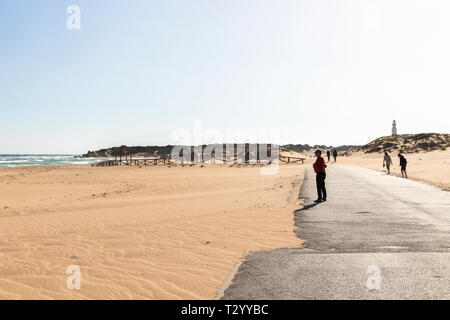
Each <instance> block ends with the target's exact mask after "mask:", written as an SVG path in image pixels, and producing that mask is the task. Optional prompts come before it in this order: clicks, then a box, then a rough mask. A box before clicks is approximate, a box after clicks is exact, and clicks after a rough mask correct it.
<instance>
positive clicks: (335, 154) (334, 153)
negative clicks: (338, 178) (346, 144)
mask: <svg viewBox="0 0 450 320" xmlns="http://www.w3.org/2000/svg"><path fill="white" fill-rule="evenodd" d="M337 156H338V154H337V151H336V149H334V150H333V158H334V162H336V158H337Z"/></svg>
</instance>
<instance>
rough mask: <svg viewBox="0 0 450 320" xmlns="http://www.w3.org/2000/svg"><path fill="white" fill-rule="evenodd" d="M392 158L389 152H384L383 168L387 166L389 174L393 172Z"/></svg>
mask: <svg viewBox="0 0 450 320" xmlns="http://www.w3.org/2000/svg"><path fill="white" fill-rule="evenodd" d="M391 165H392V159H391V157H390V156H389V154H388V153H387V152H385V153H384V159H383V168H384V166H386V169H387V172H388V173H387V174H391Z"/></svg>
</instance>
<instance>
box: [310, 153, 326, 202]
mask: <svg viewBox="0 0 450 320" xmlns="http://www.w3.org/2000/svg"><path fill="white" fill-rule="evenodd" d="M315 155H316V157H317V159H316V162H314V164H313V168H314V171H315V173H316V184H317V200H314V202H316V203H319V202H322V201H327V189H326V188H325V178H326V173H325V168H326V165H325V159H324V158H323V157H322V151H320V150H316V152H315Z"/></svg>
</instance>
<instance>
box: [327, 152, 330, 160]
mask: <svg viewBox="0 0 450 320" xmlns="http://www.w3.org/2000/svg"><path fill="white" fill-rule="evenodd" d="M330 157H331V152H330V150H327V158H328V162H330Z"/></svg>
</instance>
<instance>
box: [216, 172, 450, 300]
mask: <svg viewBox="0 0 450 320" xmlns="http://www.w3.org/2000/svg"><path fill="white" fill-rule="evenodd" d="M326 183H327V191H328V201H327V202H324V203H321V204H318V205H315V204H314V203H313V200H314V199H316V198H317V193H316V187H315V176H314V172H313V171H312V170H307V172H306V177H305V181H304V183H303V186H302V188H301V191H300V198H304V199H305V207H304V208H303V209H301V210H297V211H296V212H295V213H294V214H295V224H296V227H297V229H296V232H297V234H298V236H299V237H300V238H301V239H304V240H305V241H306V242H305V245H304V246H303V247H302V248H297V249H277V250H272V251H262V252H257V253H253V254H251V255H249V256H248V257H247V259H246V262H244V263H243V264H242V265H241V267H240V268H239V270H238V272H237V275H236V276H235V278H234V280H233V283H232V285H231V286H230V287H229V288H228V289H227V290H226V291H225V294H224V297H223V299H450V192H447V191H443V190H441V189H439V188H437V187H434V186H431V185H427V184H424V183H421V182H417V181H412V180H408V179H402V178H398V177H392V176H387V175H386V174H383V173H381V172H377V171H373V170H368V169H364V168H359V167H352V166H338V165H331V166H329V167H328V172H327V180H326Z"/></svg>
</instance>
